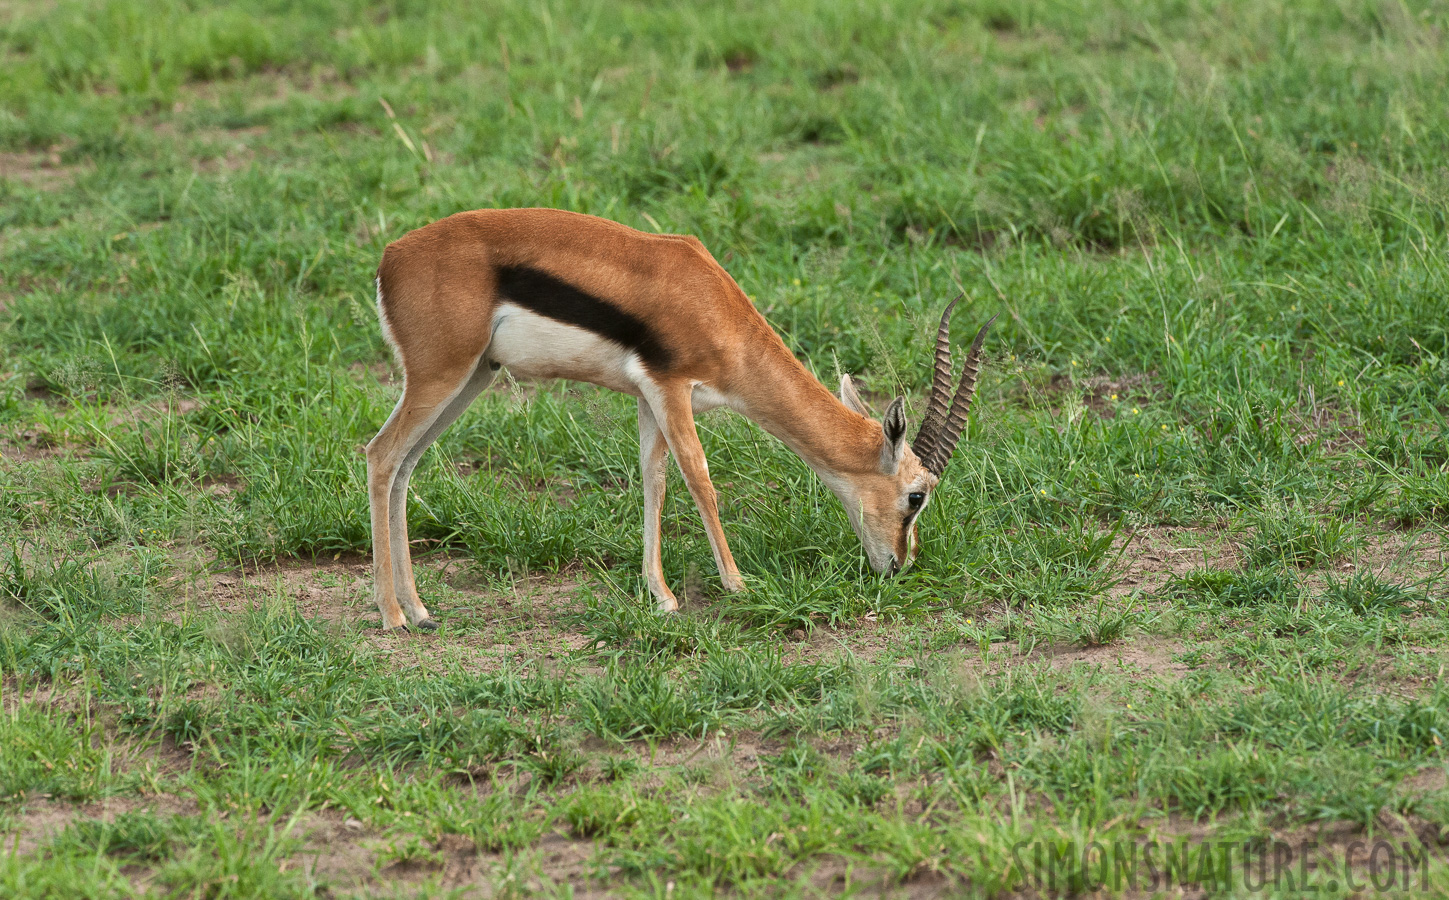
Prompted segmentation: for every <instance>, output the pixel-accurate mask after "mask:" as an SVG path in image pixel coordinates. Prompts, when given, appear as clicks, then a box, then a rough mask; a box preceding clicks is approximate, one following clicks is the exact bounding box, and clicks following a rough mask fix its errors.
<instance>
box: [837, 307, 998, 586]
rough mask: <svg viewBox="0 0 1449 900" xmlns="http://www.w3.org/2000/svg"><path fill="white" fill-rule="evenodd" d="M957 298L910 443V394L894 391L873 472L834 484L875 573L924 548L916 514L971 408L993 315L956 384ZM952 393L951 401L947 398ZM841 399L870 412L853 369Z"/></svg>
mask: <svg viewBox="0 0 1449 900" xmlns="http://www.w3.org/2000/svg"><path fill="white" fill-rule="evenodd" d="M960 299H961V298H960V297H957V298H956V299H955V300H952V301H951V302H950V304H949V305H947V307H946V311H945V312H944V313H942V315H941V325H940V328H939V329H937V331H936V367H935V374H934V376H933V377H932V379H931V398H930V400H929V401H928V403H927V405H926V415H925V418H924V419H922V421H921V428H920V430H919V431H918V432H916V438H915V440H914V441H912V442H911V443H910V444H909V445H907V444H906V412H905V401H904V400H902V399H901V398H900V397H897V398H896V399H895V400H893V401H892V402H891V405H890V407H889V408H888V409H886V412H885V415H884V416H882V417H881V421H880V424H881V443H880V450H879V461H878V462H879V466H878V468H877V469H876V470H875V471H867V472H863V473H858V474H854V475H853V476H851V477H849V478H845V479H841V480H840V481H839V482H838V483H837V484H836V485H832V486H833V487H835V490H836V493H837V494H838V495H839V496H840V499H841V501H842V502H843V503H844V504H845V510H846V513H847V515H849V517H850V524H851V525H852V526H853V527H854V528H855V533H856V534H857V535H859V536H860V542H861V544H862V545H863V546H864V547H865V555H866V557H867V558H868V559H869V560H870V564H871V567H872V568H874V569H875V570H876V571H877V572H884V573H886V574H888V575H894V574H896V573H897V572H899V571H901V570H902V569H904V568H906V567H907V566H909V565H910V564H911V561H912V560H913V559H915V556H916V554H917V553H919V552H920V541H919V539H918V537H917V531H916V521H917V519H918V518H919V517H920V514H921V510H923V509H925V508H926V504H927V503H929V502H930V500H931V494H932V492H934V491H935V489H936V485H937V484H939V483H940V480H941V473H942V472H944V471H945V470H946V463H947V462H949V461H950V459H951V454H952V453H953V452H954V451H955V449H956V443H957V441H959V440H960V438H961V432H962V430H963V429H964V428H965V427H966V415H967V413H968V412H969V411H970V409H971V401H972V400H973V399H974V398H975V396H976V378H977V375H979V374H980V371H981V345H982V342H984V341H985V340H986V329H988V328H990V327H991V323H992V322H994V321H996V317H995V316H992V317H991V319H990V320H989V321H988V322H987V323H986V324H985V325H983V326H981V330H980V331H978V332H977V333H976V340H975V341H973V342H972V343H971V352H970V353H969V354H967V356H966V365H965V366H964V367H963V368H962V370H961V378H960V380H959V381H958V382H957V383H956V388H955V391H954V392H953V391H952V389H951V311H952V310H953V309H955V307H956V303H957V301H959V300H960ZM948 399H949V405H948V402H947V401H948ZM840 400H841V402H842V403H844V404H845V405H846V406H847V407H849V408H850V409H853V410H855V411H856V412H858V413H860V414H861V415H864V416H870V415H871V412H870V409H869V407H867V406H866V405H865V403H864V402H863V401H862V400H861V399H860V395H859V394H858V393H857V392H856V390H855V385H854V383H853V382H852V381H851V380H850V376H849V375H844V376H842V377H841V379H840Z"/></svg>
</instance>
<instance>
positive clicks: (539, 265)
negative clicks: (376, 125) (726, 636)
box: [367, 209, 991, 630]
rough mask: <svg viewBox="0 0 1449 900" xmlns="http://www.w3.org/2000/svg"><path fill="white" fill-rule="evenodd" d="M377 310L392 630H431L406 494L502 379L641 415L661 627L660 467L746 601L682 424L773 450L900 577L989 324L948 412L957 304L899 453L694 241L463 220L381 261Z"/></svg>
mask: <svg viewBox="0 0 1449 900" xmlns="http://www.w3.org/2000/svg"><path fill="white" fill-rule="evenodd" d="M958 299H959V298H958ZM377 303H378V312H379V315H380V316H381V319H382V329H383V334H384V335H385V336H386V337H387V339H388V341H389V342H390V343H391V344H392V346H393V348H394V349H395V350H396V351H397V355H398V358H399V360H400V361H401V363H402V368H403V373H404V381H403V394H402V399H400V400H399V401H398V404H397V407H396V408H395V409H394V410H393V411H392V415H390V416H388V419H387V422H386V424H384V425H383V426H382V430H381V431H379V432H378V433H377V437H375V438H373V440H372V442H371V443H370V444H368V445H367V486H368V499H369V501H370V502H371V507H372V547H373V551H372V552H373V575H374V579H375V582H376V584H375V591H376V594H377V605H378V607H379V608H380V609H381V610H382V625H383V628H387V629H392V628H400V627H402V628H405V627H406V626H407V625H408V624H409V623H411V624H412V625H413V626H414V627H417V628H420V629H423V630H432V629H434V628H436V627H437V623H436V622H434V621H433V620H432V619H431V618H429V616H428V610H427V608H426V607H424V606H423V603H422V601H421V600H420V599H419V598H418V591H417V587H416V585H415V584H414V583H413V571H412V559H411V557H410V556H409V553H408V526H407V492H408V476H409V475H410V474H411V473H412V471H413V467H414V466H416V465H417V463H418V458H419V457H420V456H422V454H423V451H424V450H425V449H427V447H428V445H429V444H431V443H432V442H433V440H434V439H436V438H437V436H438V435H439V434H441V433H442V431H443V429H445V428H447V427H448V426H449V425H450V424H452V422H453V421H454V420H455V419H457V418H458V416H459V415H460V414H461V413H462V412H463V410H464V409H466V408H467V406H468V404H469V403H471V402H472V401H473V398H475V397H476V396H478V392H479V391H482V390H483V389H484V388H485V387H486V386H487V385H488V383H489V382H491V381H492V380H493V376H494V375H495V374H496V373H497V371H498V369H499V367H501V366H507V367H508V369H509V371H510V372H512V373H513V374H514V375H515V376H517V377H520V378H534V379H544V378H569V379H573V380H576V381H588V382H592V383H593V384H597V385H602V386H604V387H607V388H611V389H613V390H616V391H620V392H622V393H625V394H631V395H633V396H635V397H638V398H639V460H640V462H641V464H642V465H643V469H644V576H645V578H646V579H647V580H648V583H649V591H650V593H652V594H653V595H654V597H655V599H656V600H657V601H658V604H659V609H661V610H665V611H668V610H674V609H677V608H678V606H679V604H678V603H677V602H676V601H675V599H674V594H673V593H672V592H671V591H670V590H669V586H668V585H667V584H665V583H664V570H663V567H662V566H661V565H660V559H659V515H660V510H661V508H662V507H663V503H664V482H665V463H666V456H667V455H668V453H669V452H670V451H673V452H674V457H675V459H676V460H678V462H679V469H680V471H681V472H682V473H683V474H684V481H685V483H686V484H687V485H688V486H689V492H690V494H692V495H693V497H694V502H695V504H696V505H697V506H698V507H699V514H700V516H701V517H702V518H703V519H704V527H705V531H706V532H707V533H708V535H709V543H710V547H711V548H712V549H713V550H714V559H715V563H716V565H718V566H719V574H720V578H721V579H722V580H723V582H724V587H725V590H727V591H731V592H736V591H741V590H744V587H745V582H744V579H743V578H741V577H740V573H739V570H738V569H736V568H735V561H734V558H733V557H732V556H730V549H729V546H728V545H727V544H726V543H725V535H724V529H723V528H721V527H720V522H719V514H718V512H717V510H716V506H715V492H714V486H713V485H712V484H710V480H709V467H708V466H707V465H706V464H705V459H704V450H703V448H702V447H701V446H700V443H699V437H698V435H697V434H696V433H695V430H694V414H695V413H697V412H701V411H703V410H706V409H713V408H714V407H717V406H729V407H730V408H731V409H734V410H735V411H736V412H738V413H740V414H742V415H744V416H746V417H748V418H750V419H752V420H754V421H755V422H756V423H758V424H759V425H760V427H762V428H764V429H765V430H766V431H768V432H769V433H770V434H772V435H774V436H775V437H777V438H779V439H780V440H781V441H783V442H784V443H785V445H786V446H788V447H789V448H790V449H791V450H793V451H794V452H795V453H796V454H797V455H799V457H800V458H801V459H803V460H804V461H805V463H806V465H808V466H810V468H811V469H813V470H814V471H815V472H816V474H818V475H819V476H820V478H821V479H822V480H823V481H824V482H825V484H826V485H828V486H829V487H830V489H831V490H832V491H834V492H835V495H836V496H837V497H839V498H840V501H841V502H842V503H843V504H845V511H846V513H847V514H848V515H849V517H850V523H851V525H853V526H854V527H855V531H856V533H857V534H858V535H860V540H861V543H862V544H864V545H865V553H866V556H868V557H869V558H870V564H871V565H872V566H873V567H874V568H875V569H876V571H882V572H890V573H895V572H897V571H899V570H900V569H901V568H902V567H904V566H906V565H909V564H910V561H911V558H912V557H913V556H914V555H915V553H916V550H917V540H916V517H917V516H918V515H919V514H920V512H921V509H922V508H923V507H925V505H926V502H927V500H929V498H930V496H931V491H932V490H933V489H934V488H935V487H936V482H937V481H938V480H939V478H940V476H941V472H942V470H943V469H945V467H946V462H947V460H949V459H950V458H951V452H952V450H953V449H955V447H956V441H957V439H958V438H959V437H960V435H961V429H962V428H963V427H964V426H965V424H966V413H967V409H968V408H969V407H970V405H971V399H972V395H973V394H974V393H975V388H976V374H977V369H978V367H979V364H980V357H981V342H982V339H983V338H984V337H985V335H986V326H983V327H982V329H981V332H980V333H979V334H977V335H976V342H975V343H974V344H973V345H972V347H971V353H970V355H969V357H968V358H967V360H966V366H965V369H964V370H963V371H962V373H961V380H960V383H959V384H958V385H957V386H956V389H955V392H954V394H952V391H951V350H950V341H949V319H950V315H951V308H952V307H954V306H955V301H954V300H953V301H952V302H951V304H950V306H947V307H946V312H945V314H944V315H943V316H942V317H941V327H940V330H939V332H938V333H937V336H936V372H935V378H934V380H933V382H932V385H931V399H930V403H929V405H928V407H927V409H926V415H925V421H924V422H923V423H922V425H921V430H920V432H919V433H918V434H917V435H916V439H915V441H914V443H913V444H912V445H911V446H909V447H908V446H907V445H906V419H905V411H904V404H903V402H902V401H901V399H900V398H897V399H896V400H895V401H894V402H893V403H891V405H890V408H889V409H887V410H886V413H885V416H884V417H882V418H881V419H880V420H879V421H877V420H875V419H873V418H871V417H870V414H869V411H868V410H867V409H866V406H865V404H864V403H862V402H861V399H860V396H859V395H858V394H857V393H856V391H855V387H854V386H853V385H852V384H851V381H850V377H849V376H843V377H842V378H841V380H840V396H839V397H836V395H834V394H832V393H831V392H830V391H829V390H827V389H826V388H825V387H824V386H823V385H822V384H821V383H820V382H819V381H817V380H815V378H814V377H813V376H812V375H811V374H810V373H809V371H807V370H806V368H805V367H804V366H803V365H801V364H800V361H799V360H797V359H796V358H795V357H794V355H793V354H791V352H790V350H789V349H788V348H787V347H786V346H785V342H784V341H782V340H781V339H780V337H779V335H777V334H775V332H774V331H773V330H772V329H771V328H770V326H769V324H768V323H767V322H766V321H765V318H764V316H762V315H760V313H759V311H758V310H756V309H755V307H754V305H753V304H752V303H750V299H749V298H748V297H746V296H745V293H744V291H742V290H740V288H739V285H737V284H735V282H734V279H732V278H730V276H729V273H728V272H726V271H725V270H724V269H723V268H722V267H721V266H720V264H719V263H717V262H715V259H714V257H712V256H710V254H709V251H708V250H706V249H705V248H704V245H703V244H701V243H700V242H699V241H698V240H697V239H695V238H693V237H688V236H683V235H672V234H646V233H644V232H641V231H635V230H634V229H632V228H628V227H626V226H623V225H620V224H618V223H616V222H610V221H607V220H605V219H599V218H595V217H593V216H586V215H580V214H578V213H571V212H563V211H560V210H554V209H485V210H478V211H476V212H464V213H458V214H457V215H453V216H449V217H448V218H446V219H442V220H440V221H438V222H434V223H433V224H431V225H428V226H425V227H423V228H419V229H418V230H416V231H413V232H411V233H409V234H407V235H404V236H403V237H402V238H400V239H398V240H397V241H394V242H393V243H392V244H390V245H389V246H388V248H387V250H386V251H385V252H384V253H383V255H382V264H381V265H380V266H378V270H377ZM990 324H991V323H990V322H988V323H987V326H989V325H990ZM948 394H952V396H951V397H950V405H949V406H948V405H947V395H948Z"/></svg>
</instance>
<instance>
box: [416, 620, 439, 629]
mask: <svg viewBox="0 0 1449 900" xmlns="http://www.w3.org/2000/svg"><path fill="white" fill-rule="evenodd" d="M417 628H418V631H437V630H438V622H437V620H436V619H424V620H422V621H421V622H419V623H418V626H417Z"/></svg>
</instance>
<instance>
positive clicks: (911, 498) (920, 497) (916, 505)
mask: <svg viewBox="0 0 1449 900" xmlns="http://www.w3.org/2000/svg"><path fill="white" fill-rule="evenodd" d="M925 502H926V495H925V494H923V493H920V492H918V491H916V492H912V493H910V494H907V495H906V504H907V505H909V506H910V508H911V509H920V508H921V504H922V503H925Z"/></svg>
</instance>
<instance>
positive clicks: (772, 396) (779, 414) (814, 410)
mask: <svg viewBox="0 0 1449 900" xmlns="http://www.w3.org/2000/svg"><path fill="white" fill-rule="evenodd" d="M771 336H772V337H774V341H772V342H771V344H772V345H773V346H769V347H767V348H760V347H753V348H751V349H752V350H753V351H756V353H755V355H752V356H751V358H750V359H749V361H748V372H747V373H746V374H745V375H744V376H743V377H741V378H740V379H738V383H737V384H736V385H735V386H733V387H734V389H733V390H732V391H731V394H732V395H733V397H734V402H733V403H732V404H731V405H732V406H734V408H735V409H736V411H737V412H739V413H740V414H741V415H744V416H745V417H746V418H748V419H751V420H752V421H754V422H755V423H756V424H758V425H759V426H760V427H761V428H763V429H764V430H765V431H767V432H769V433H770V434H772V435H774V436H775V437H777V438H779V439H780V440H781V441H782V442H783V443H784V444H785V446H787V447H789V448H790V449H791V450H792V451H794V453H795V455H796V456H799V457H800V458H801V459H802V460H804V462H805V464H806V465H808V466H809V467H810V468H811V469H813V470H814V471H815V472H816V473H817V474H818V475H820V476H822V477H823V478H825V479H826V480H827V482H832V483H833V479H832V478H831V476H836V475H849V474H852V473H858V472H866V471H873V470H874V469H875V468H877V467H878V466H879V464H880V452H881V443H882V441H883V437H882V434H881V426H880V423H879V422H877V421H875V420H874V419H869V418H866V417H865V416H863V415H861V414H860V413H857V412H855V411H854V410H851V409H849V408H847V407H846V405H845V404H844V403H842V402H840V398H838V397H836V396H835V394H833V393H832V392H831V391H830V390H829V389H828V388H827V387H825V385H823V384H821V383H820V381H819V380H818V379H816V378H815V376H814V375H811V374H810V372H809V371H808V370H807V369H806V368H805V366H804V365H802V364H801V362H800V361H799V360H798V359H796V358H795V356H794V354H792V353H791V352H790V350H789V348H788V347H786V346H785V344H784V342H783V341H781V340H780V339H779V337H778V336H775V335H773V334H772V335H771Z"/></svg>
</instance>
